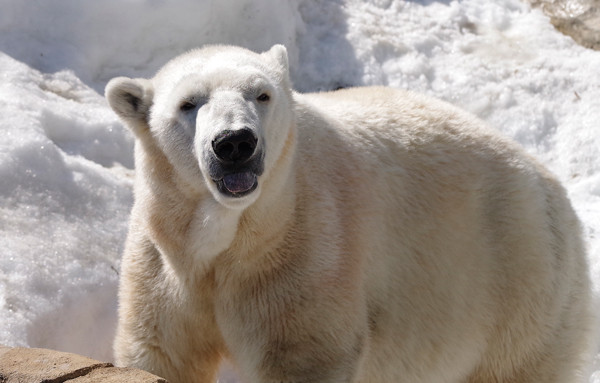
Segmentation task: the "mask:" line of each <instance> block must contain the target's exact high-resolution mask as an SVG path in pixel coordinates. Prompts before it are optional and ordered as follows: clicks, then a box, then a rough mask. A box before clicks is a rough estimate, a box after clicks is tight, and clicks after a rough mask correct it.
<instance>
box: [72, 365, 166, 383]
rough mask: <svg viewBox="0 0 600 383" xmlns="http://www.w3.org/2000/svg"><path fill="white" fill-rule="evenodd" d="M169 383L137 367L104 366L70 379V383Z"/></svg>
mask: <svg viewBox="0 0 600 383" xmlns="http://www.w3.org/2000/svg"><path fill="white" fill-rule="evenodd" d="M96 382H102V383H167V381H166V380H164V379H162V378H159V377H158V376H156V375H152V374H150V373H148V372H146V371H142V370H138V369H135V368H116V367H111V368H102V369H97V370H93V371H92V372H90V373H89V374H87V375H84V376H81V377H79V378H76V379H73V380H71V381H69V383H96Z"/></svg>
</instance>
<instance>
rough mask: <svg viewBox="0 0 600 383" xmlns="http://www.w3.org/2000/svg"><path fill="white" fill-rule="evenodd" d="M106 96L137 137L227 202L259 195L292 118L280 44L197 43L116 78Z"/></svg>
mask: <svg viewBox="0 0 600 383" xmlns="http://www.w3.org/2000/svg"><path fill="white" fill-rule="evenodd" d="M106 97H107V99H108V102H109V104H110V106H111V107H112V109H113V110H114V111H115V112H116V113H117V115H118V116H119V117H120V118H121V119H122V120H123V121H124V122H125V123H126V124H127V125H128V126H129V128H130V129H131V130H132V131H133V132H134V133H135V135H136V138H137V139H138V140H140V141H144V142H148V141H149V140H150V141H152V142H153V143H155V144H156V146H157V147H158V149H159V150H160V151H162V152H163V153H164V155H165V157H166V158H167V159H168V161H169V162H170V163H171V165H172V167H173V169H174V170H175V172H177V175H178V176H179V177H181V179H183V180H185V182H186V183H187V184H188V186H191V187H192V188H193V189H195V190H197V191H199V192H201V191H202V190H206V189H208V191H209V192H210V194H212V196H213V197H214V198H215V199H216V200H217V201H218V202H219V203H220V204H222V205H224V206H226V207H229V208H244V207H247V206H248V205H250V204H251V203H253V202H254V201H255V200H256V199H257V198H258V196H259V195H260V192H261V185H262V181H263V179H264V178H265V177H267V175H268V173H269V171H270V170H271V169H273V167H274V166H276V162H277V160H278V158H279V156H280V154H281V151H282V150H283V147H284V144H285V141H286V138H287V137H288V135H289V130H290V129H291V127H292V125H293V121H294V118H293V110H292V101H291V100H292V92H291V85H290V81H289V74H288V59H287V52H286V49H285V48H284V47H283V46H281V45H275V46H273V47H272V48H271V49H270V50H269V51H267V52H264V53H262V54H257V53H254V52H251V51H248V50H246V49H243V48H238V47H231V46H208V47H205V48H202V49H197V50H193V51H190V52H188V53H186V54H183V55H181V56H179V57H177V58H175V59H173V60H171V61H170V62H168V63H167V64H166V65H165V66H164V67H163V68H162V69H161V70H160V71H159V72H158V73H157V74H156V76H155V77H154V78H152V79H130V78H124V77H119V78H115V79H113V80H111V81H110V82H109V83H108V85H107V87H106ZM136 161H137V159H136Z"/></svg>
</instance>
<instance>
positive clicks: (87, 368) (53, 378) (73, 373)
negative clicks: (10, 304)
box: [0, 346, 167, 383]
mask: <svg viewBox="0 0 600 383" xmlns="http://www.w3.org/2000/svg"><path fill="white" fill-rule="evenodd" d="M62 382H73V383H91V382H107V383H167V381H166V380H164V379H162V378H159V377H158V376H155V375H152V374H150V373H148V372H145V371H141V370H137V369H134V368H116V367H114V366H113V365H112V364H110V363H103V362H99V361H97V360H94V359H90V358H87V357H84V356H81V355H76V354H71V353H66V352H59V351H54V350H46V349H40V348H8V347H4V346H0V383H62Z"/></svg>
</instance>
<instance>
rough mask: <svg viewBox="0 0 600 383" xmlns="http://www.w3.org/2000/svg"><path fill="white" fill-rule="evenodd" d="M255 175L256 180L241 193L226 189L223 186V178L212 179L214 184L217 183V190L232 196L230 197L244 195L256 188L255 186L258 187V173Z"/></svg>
mask: <svg viewBox="0 0 600 383" xmlns="http://www.w3.org/2000/svg"><path fill="white" fill-rule="evenodd" d="M255 175H256V176H257V177H256V181H255V182H254V185H252V187H251V188H250V189H248V190H246V191H244V192H241V193H232V192H230V191H229V190H227V188H226V187H225V184H224V183H223V178H221V179H218V180H214V179H213V182H214V183H215V185H217V190H219V192H220V193H221V194H223V195H225V196H227V197H232V198H241V197H245V196H247V195H248V194H251V193H252V192H253V191H254V190H256V188H257V187H258V175H257V174H255Z"/></svg>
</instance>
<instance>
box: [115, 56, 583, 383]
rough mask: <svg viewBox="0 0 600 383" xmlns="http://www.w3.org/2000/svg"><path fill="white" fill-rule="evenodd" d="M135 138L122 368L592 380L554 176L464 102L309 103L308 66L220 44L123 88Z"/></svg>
mask: <svg viewBox="0 0 600 383" xmlns="http://www.w3.org/2000/svg"><path fill="white" fill-rule="evenodd" d="M106 95H107V99H108V102H109V104H110V106H111V107H112V108H113V109H114V111H115V112H116V114H117V115H118V116H119V117H120V118H121V119H122V120H123V121H124V122H125V123H126V125H127V126H128V127H129V128H130V129H131V130H132V131H133V133H134V134H135V137H136V146H135V161H136V180H135V204H134V206H133V210H132V214H131V219H130V229H129V235H128V238H127V242H126V248H125V252H124V256H123V260H122V266H121V282H120V291H119V299H120V306H119V322H118V330H117V336H116V340H115V356H116V360H117V363H118V364H119V365H123V366H134V367H138V368H142V369H145V370H147V371H150V372H152V373H155V374H157V375H160V376H163V377H165V378H166V379H168V380H169V381H171V382H173V383H176V382H214V381H215V379H216V374H217V371H218V368H219V365H220V363H221V360H222V359H225V358H226V359H230V360H231V361H232V362H233V363H234V365H235V366H236V367H237V369H238V370H239V374H240V375H241V376H242V377H243V381H244V382H248V383H255V382H256V383H258V382H261V383H276V382H290V383H291V382H294V383H299V382H321V383H325V382H353V383H382V382H409V383H415V382H426V383H432V382H470V383H475V382H480V383H489V382H546V383H550V382H561V383H562V382H573V381H575V380H577V379H579V378H580V375H581V370H582V367H583V366H584V363H585V361H586V356H587V352H588V351H589V349H590V345H589V342H588V340H589V339H590V336H589V333H590V331H591V328H592V327H593V326H592V322H591V321H592V315H591V310H590V305H589V302H590V291H589V289H590V288H589V280H588V274H587V273H588V272H587V266H586V259H585V254H584V247H583V244H582V240H581V237H580V227H579V223H578V220H577V218H576V216H575V214H574V212H573V210H572V208H571V206H570V203H569V201H568V199H567V197H566V196H565V191H564V189H563V188H562V187H561V186H560V185H559V183H558V182H557V181H556V180H555V178H554V177H553V176H552V175H550V174H549V173H548V171H546V170H545V169H544V168H543V167H542V166H540V165H539V164H538V163H537V162H536V161H535V160H533V159H532V158H530V156H528V155H527V154H526V153H525V152H524V151H523V150H522V149H520V148H519V147H517V146H516V145H515V144H514V143H513V142H511V141H509V140H507V139H505V138H503V137H501V136H500V135H499V134H498V133H496V132H495V131H493V130H492V129H490V128H488V127H486V126H485V125H484V124H483V123H482V122H481V121H479V120H477V119H476V118H474V117H472V116H470V115H468V114H466V113H465V112H462V111H459V110H457V109H455V108H454V107H452V106H450V105H448V104H446V103H443V102H441V101H437V100H435V99H431V98H428V97H424V96H421V95H417V94H414V93H410V92H405V91H400V90H393V89H389V88H383V87H374V88H355V89H345V90H339V91H335V92H326V93H319V94H298V93H296V92H294V91H293V90H292V88H291V84H290V79H289V74H288V59H287V53H286V50H285V48H284V47H283V46H280V45H276V46H274V47H272V48H271V49H270V50H268V51H267V52H263V53H260V54H259V53H254V52H251V51H248V50H246V49H243V48H239V47H230V46H208V47H204V48H201V49H198V50H193V51H191V52H188V53H186V54H183V55H182V56H180V57H177V58H175V59H174V60H172V61H170V62H169V63H167V64H166V65H165V66H164V67H163V68H162V69H161V70H160V71H159V72H158V73H157V74H156V76H155V77H153V78H152V79H129V78H123V77H121V78H116V79H113V80H111V81H110V83H109V84H108V85H107V88H106Z"/></svg>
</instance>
